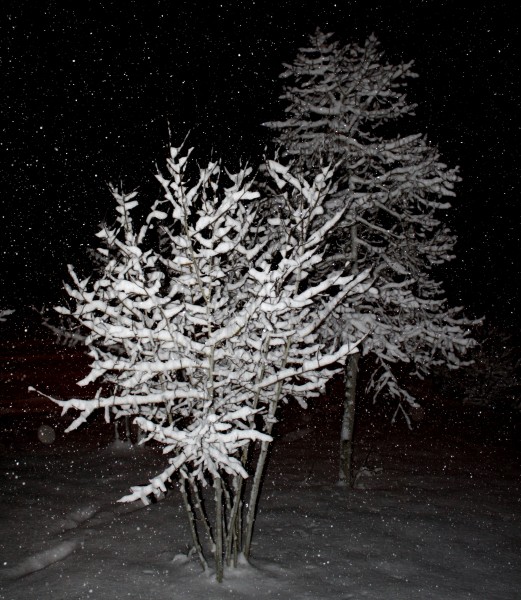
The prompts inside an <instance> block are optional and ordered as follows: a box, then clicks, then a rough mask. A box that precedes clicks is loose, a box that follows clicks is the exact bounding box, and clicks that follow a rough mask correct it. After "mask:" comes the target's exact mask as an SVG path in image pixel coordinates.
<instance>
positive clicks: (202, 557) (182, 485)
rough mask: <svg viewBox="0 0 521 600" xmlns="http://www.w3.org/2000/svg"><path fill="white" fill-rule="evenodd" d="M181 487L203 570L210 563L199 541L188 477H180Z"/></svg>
mask: <svg viewBox="0 0 521 600" xmlns="http://www.w3.org/2000/svg"><path fill="white" fill-rule="evenodd" d="M179 489H180V491H181V496H182V497H183V504H184V507H185V511H186V514H187V516H188V525H189V527H190V534H191V535H192V541H193V544H194V549H195V551H196V552H197V556H198V558H199V561H200V563H201V566H202V567H203V571H206V570H207V569H208V564H207V562H206V560H205V558H204V553H203V549H202V547H201V543H200V542H199V536H198V535H197V527H196V525H195V519H194V513H193V510H192V505H191V504H190V499H189V497H188V492H187V490H186V479H185V478H184V477H183V476H181V477H180V478H179Z"/></svg>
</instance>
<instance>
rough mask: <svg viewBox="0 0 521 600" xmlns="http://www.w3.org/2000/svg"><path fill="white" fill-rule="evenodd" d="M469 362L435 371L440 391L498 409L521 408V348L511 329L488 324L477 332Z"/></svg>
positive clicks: (465, 402)
mask: <svg viewBox="0 0 521 600" xmlns="http://www.w3.org/2000/svg"><path fill="white" fill-rule="evenodd" d="M476 340H477V344H476V346H475V347H474V348H472V350H471V351H470V353H469V354H470V358H471V359H472V363H471V364H470V365H468V366H466V367H464V368H461V369H458V370H457V371H453V372H447V369H445V368H444V367H443V366H442V367H440V368H439V369H437V370H436V371H435V375H436V383H437V386H438V387H439V388H440V390H441V392H442V393H443V394H444V395H445V396H447V397H449V398H451V399H454V400H459V401H460V402H462V403H464V404H470V405H474V406H480V407H483V406H488V407H491V408H493V409H494V410H498V411H511V410H521V399H520V390H521V351H520V350H519V345H518V344H517V343H516V341H515V340H514V336H513V335H512V333H511V332H509V331H507V330H506V329H503V328H501V327H498V326H494V325H491V324H487V325H484V326H483V327H481V328H480V329H479V330H478V331H477V332H476Z"/></svg>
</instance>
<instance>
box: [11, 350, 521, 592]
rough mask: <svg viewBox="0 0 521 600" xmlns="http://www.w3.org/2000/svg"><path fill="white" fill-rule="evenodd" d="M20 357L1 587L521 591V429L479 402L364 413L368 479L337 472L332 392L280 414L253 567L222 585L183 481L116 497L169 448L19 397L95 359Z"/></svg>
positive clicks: (364, 474)
mask: <svg viewBox="0 0 521 600" xmlns="http://www.w3.org/2000/svg"><path fill="white" fill-rule="evenodd" d="M18 351H19V352H20V350H18ZM40 352H41V351H40ZM6 356H7V354H6V352H4V354H3V365H2V368H4V367H5V366H6V365H7V366H8V369H7V371H6V370H5V369H4V373H7V372H9V374H10V375H9V376H4V381H3V382H2V385H3V386H4V390H7V392H6V394H7V396H5V395H4V397H3V398H2V402H1V406H0V408H1V412H0V426H1V430H0V431H1V436H2V438H1V441H0V444H1V446H0V464H1V473H2V475H1V485H0V599H1V600H18V599H24V600H30V599H34V600H46V599H52V600H62V599H63V600H80V599H94V600H105V599H107V600H118V599H120V598H121V599H123V598H131V599H141V598H143V599H145V598H146V599H149V598H153V599H154V600H163V599H164V600H167V599H168V600H188V599H190V600H196V599H198V598H204V599H208V598H212V599H215V600H220V599H225V598H226V599H233V598H238V599H242V598H244V599H249V598H252V599H255V600H264V599H268V598H284V599H299V600H302V599H309V600H322V599H324V600H325V599H327V600H332V599H338V600H347V599H349V598H352V599H355V600H356V599H359V598H360V599H375V600H376V599H378V600H394V599H396V600H409V599H413V598H414V599H426V600H427V599H433V600H434V599H435V600H453V599H454V600H455V599H463V598H469V599H483V600H514V599H518V598H521V560H520V559H521V527H520V516H521V515H520V514H521V502H520V498H521V496H520V474H521V469H520V464H519V452H518V451H517V450H516V447H517V448H518V447H519V446H518V445H517V446H516V443H515V440H514V439H513V436H514V435H515V432H516V430H515V428H514V429H513V428H510V429H509V428H508V427H507V428H506V429H504V428H503V429H501V427H500V425H499V424H498V423H496V422H491V424H490V425H489V426H488V427H487V426H486V425H487V423H486V422H484V421H481V425H480V427H477V426H476V427H472V426H469V425H468V422H467V421H468V418H469V415H468V414H467V416H466V418H467V421H465V420H464V419H463V421H461V420H456V419H455V418H454V416H453V417H450V416H447V417H446V418H445V419H440V418H438V419H437V421H436V426H434V425H432V424H428V423H430V421H429V419H428V415H427V420H426V421H423V422H422V423H421V424H419V425H417V426H416V428H415V430H414V431H413V432H411V433H409V432H407V430H406V428H405V427H404V426H403V425H400V424H397V425H394V426H393V427H389V424H388V421H385V420H381V421H380V422H379V424H378V425H372V426H371V425H370V423H371V421H370V420H368V418H367V415H366V416H365V417H363V418H362V419H361V422H360V428H361V434H362V435H361V438H360V439H361V444H360V446H359V449H358V454H357V463H358V466H359V467H360V466H362V467H363V468H362V470H361V475H360V477H359V478H358V481H357V485H356V488H355V489H354V490H346V489H343V488H339V487H337V486H336V485H335V481H336V470H337V463H336V450H337V437H338V418H339V401H338V390H333V391H332V392H331V395H330V397H329V398H327V399H325V400H324V403H323V404H322V405H321V406H318V405H315V406H314V407H312V408H311V410H310V411H309V412H307V413H305V412H303V411H300V410H298V411H295V412H294V413H293V414H292V415H291V416H288V418H287V419H286V421H285V422H284V424H281V426H280V428H279V430H278V439H277V441H276V443H275V444H274V446H273V450H274V451H273V454H272V457H271V461H270V465H269V470H268V476H267V478H266V481H265V484H264V490H263V497H262V499H261V504H260V513H259V517H258V524H257V528H256V533H255V539H254V546H253V557H252V561H251V565H242V566H240V567H239V568H237V569H236V570H231V571H228V572H227V573H226V577H225V582H224V583H223V584H221V585H219V584H217V583H215V581H214V580H213V578H212V577H211V576H209V575H205V574H202V573H201V571H200V568H199V564H198V563H197V562H196V561H195V560H192V559H190V560H189V559H187V558H186V552H187V549H188V542H189V534H188V528H187V525H186V521H185V515H184V513H183V510H182V508H181V499H180V496H179V494H178V493H177V491H176V490H172V491H171V492H170V493H169V494H168V495H167V496H166V498H165V499H164V500H162V501H160V502H158V503H157V504H154V505H151V506H149V507H144V506H142V505H141V503H135V504H132V505H126V504H118V503H117V502H116V500H117V499H118V498H119V497H121V496H122V495H123V494H125V493H127V491H128V488H129V486H130V485H133V484H140V483H144V482H146V481H147V479H148V478H149V477H151V476H152V475H153V474H154V473H155V469H156V468H159V466H160V465H161V464H162V460H163V459H162V457H161V455H160V454H158V453H157V452H155V451H154V450H153V449H146V448H145V449H141V450H135V449H129V447H128V446H125V445H118V444H113V443H111V435H112V431H111V429H110V428H107V427H105V426H103V425H102V424H101V422H95V423H93V425H92V427H91V428H90V429H85V430H81V431H78V432H73V433H70V434H64V433H63V429H64V425H65V423H64V421H63V420H61V419H60V417H59V415H58V414H57V413H56V412H55V411H51V410H50V408H49V406H47V405H45V404H36V403H35V402H36V401H35V400H32V402H33V403H34V404H29V401H28V400H27V398H22V397H18V398H16V397H15V396H16V394H15V392H16V389H19V390H22V389H23V387H24V386H25V384H30V383H34V384H36V385H42V386H44V387H45V385H48V386H49V387H52V386H53V385H56V386H59V384H60V382H61V383H62V384H63V381H65V380H66V379H67V377H69V376H70V375H71V373H72V372H73V371H74V369H76V368H80V367H78V365H80V366H81V364H84V363H82V362H81V358H78V356H77V354H75V353H74V352H69V351H67V352H65V351H64V352H63V353H62V354H60V353H59V352H58V354H56V351H55V350H53V349H52V348H49V349H48V350H46V351H45V352H43V353H42V352H41V353H40V355H38V353H37V352H34V349H33V350H27V352H26V360H25V359H24V360H21V359H19V358H18V359H17V358H16V357H15V358H13V357H11V358H9V360H8V359H7V358H6ZM36 356H40V361H39V362H38V364H37V365H36V366H35V365H34V364H33V363H34V361H35V360H36V358H35V357H36ZM30 357H32V358H30ZM45 357H47V358H45ZM17 360H18V363H17V362H16V361H17ZM31 361H32V362H31ZM29 363H30V364H29ZM74 373H75V371H74ZM24 377H25V380H24ZM46 377H47V379H46ZM27 378H29V379H31V378H33V379H32V380H31V381H27ZM15 380H16V381H22V380H23V382H24V385H23V386H21V387H20V386H19V387H18V388H17V387H16V385H15V383H16V381H15ZM46 381H47V384H46ZM20 394H22V392H20ZM22 395H23V394H22ZM27 406H31V408H32V410H31V411H30V412H28V411H27V410H26V409H27ZM478 417H479V418H481V417H480V416H479V415H478V413H476V415H475V417H473V418H475V419H478ZM42 424H46V425H48V426H49V427H52V428H53V429H54V431H55V432H56V440H55V441H54V442H53V443H50V444H45V443H41V442H39V441H38V428H39V427H40V426H41V425H42ZM517 431H518V429H517Z"/></svg>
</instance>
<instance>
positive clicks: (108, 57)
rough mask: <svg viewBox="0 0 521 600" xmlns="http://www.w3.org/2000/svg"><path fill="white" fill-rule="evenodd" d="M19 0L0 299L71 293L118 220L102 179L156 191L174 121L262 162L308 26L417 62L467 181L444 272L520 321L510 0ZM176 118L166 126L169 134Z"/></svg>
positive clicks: (498, 314) (2, 74) (0, 193)
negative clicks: (105, 229) (452, 253)
mask: <svg viewBox="0 0 521 600" xmlns="http://www.w3.org/2000/svg"><path fill="white" fill-rule="evenodd" d="M469 6H471V8H463V7H461V6H458V5H457V3H455V2H451V1H444V0H437V1H429V0H427V1H424V2H421V1H418V0H417V1H412V0H407V1H405V0H404V1H400V0H395V1H393V2H385V1H383V0H382V1H381V2H370V1H367V0H366V1H351V2H346V1H341V0H339V1H337V2H328V1H324V0H302V1H300V2H299V1H296V0H279V1H277V2H271V1H266V2H260V1H255V2H254V1H253V0H249V1H246V0H245V1H244V2H240V1H236V2H229V1H228V2H227V1H224V0H223V1H222V2H218V1H215V2H214V1H211V2H210V1H209V0H208V1H206V2H196V1H192V2H186V1H175V0H169V1H162V0H145V1H130V0H127V1H125V2H121V0H120V1H119V2H109V1H104V2H95V1H93V2H78V3H75V2H62V1H52V0H26V1H24V0H17V1H15V2H9V1H7V2H5V1H4V2H2V3H1V7H0V90H1V91H0V130H1V131H0V202H1V207H2V208H1V222H0V223H1V232H2V239H3V250H2V255H1V264H2V272H1V283H0V285H1V288H0V296H1V297H0V306H1V307H4V308H7V307H10V308H21V307H22V306H27V305H30V304H36V305H38V306H41V305H42V304H46V303H55V302H59V301H60V298H61V299H64V293H63V292H62V281H63V280H64V279H65V278H66V277H67V274H66V264H67V263H73V264H76V265H85V268H86V262H85V255H86V249H87V248H88V247H89V246H90V245H92V244H93V243H95V240H94V237H93V236H94V233H95V232H96V231H97V228H98V225H99V223H100V222H101V221H102V220H103V219H105V218H108V219H109V220H110V219H111V217H112V212H111V211H112V200H111V196H110V194H109V192H108V189H107V185H106V184H107V183H108V182H109V181H112V182H115V183H117V182H119V181H120V180H123V181H124V183H125V186H126V189H127V190H131V189H134V188H136V187H139V188H140V189H141V190H142V194H143V196H144V197H145V199H147V198H150V199H151V198H153V197H154V195H155V194H157V193H158V191H159V190H158V189H157V187H156V185H155V182H154V177H153V176H154V172H155V170H156V164H158V165H161V164H162V161H163V159H164V157H165V155H166V148H167V146H168V141H169V136H170V137H171V139H172V142H173V143H174V144H176V145H179V144H180V143H181V142H182V140H183V139H184V137H185V135H186V134H187V133H188V132H189V131H190V138H189V143H190V145H194V146H195V147H196V156H197V157H198V159H199V160H200V161H201V162H205V161H207V160H208V159H209V158H210V157H211V156H212V155H213V157H214V158H216V157H218V158H222V159H223V161H224V162H225V163H226V164H227V165H229V167H230V168H232V169H233V168H236V167H237V166H238V164H239V162H240V161H242V162H244V161H245V160H251V161H252V162H253V164H255V163H256V162H257V161H258V160H259V159H260V157H261V155H262V152H263V148H264V147H265V145H266V144H267V143H268V141H269V139H270V132H269V131H268V130H267V129H265V128H263V127H262V126H261V123H263V122H264V121H267V120H271V119H277V118H280V117H282V114H283V108H284V106H283V104H281V103H280V102H279V101H278V96H279V95H280V93H281V82H280V80H279V79H278V75H279V73H280V72H281V70H282V63H283V62H291V61H293V59H294V56H295V54H296V52H297V50H298V48H299V47H302V46H304V45H307V36H308V35H309V34H310V33H312V32H313V31H314V30H315V28H316V27H317V26H320V27H321V28H322V29H323V30H324V31H334V32H335V33H336V34H337V37H338V38H339V39H340V40H342V41H343V42H349V41H353V40H354V41H357V42H359V43H363V42H364V40H365V38H366V37H367V36H368V35H369V34H370V33H372V32H374V33H375V34H376V35H377V37H378V38H379V39H380V41H381V42H382V48H383V49H384V50H385V52H386V56H387V57H388V58H389V60H390V61H394V62H397V61H400V60H410V59H414V60H415V70H416V72H417V73H418V74H419V75H420V77H419V79H417V80H415V81H414V83H413V84H412V85H411V87H410V94H409V98H410V99H411V101H415V102H418V103H419V106H418V109H417V117H416V118H415V119H414V120H412V121H410V122H407V123H404V133H407V132H412V131H414V132H416V131H420V132H424V133H426V134H427V135H428V137H429V140H431V142H432V143H433V144H436V145H438V146H439V148H440V150H441V153H442V156H443V157H444V158H445V159H446V162H447V163H448V164H449V165H451V166H452V165H456V164H458V165H460V167H461V175H462V177H463V181H462V183H461V184H460V185H459V186H458V197H457V198H456V200H455V201H454V208H453V210H452V211H451V214H450V216H449V219H450V224H451V226H452V228H453V230H454V231H455V232H456V233H457V235H458V237H459V244H458V247H457V252H458V257H457V259H456V260H455V261H453V262H452V263H450V265H449V266H448V267H447V268H446V269H445V270H444V277H445V281H446V287H447V289H448V293H449V297H450V300H451V301H452V302H453V303H457V304H460V303H463V304H464V305H465V306H466V307H467V314H469V316H475V315H481V314H485V315H486V316H487V317H488V318H489V319H492V320H498V321H501V322H503V323H505V324H507V325H509V326H512V327H518V326H519V323H520V320H521V319H520V317H521V311H520V309H519V306H518V304H519V293H518V289H519V285H518V282H519V277H520V267H519V260H518V254H519V246H520V244H519V241H520V239H519V222H520V210H519V189H520V177H519V175H520V162H519V158H520V153H519V134H520V118H519V111H520V102H519V100H520V94H519V86H520V77H519V64H520V59H521V57H520V56H519V54H520V52H519V35H518V34H519V17H520V14H519V12H520V11H519V9H518V8H509V7H507V3H506V2H493V1H491V2H479V1H478V2H474V3H472V4H469ZM169 131H170V133H169Z"/></svg>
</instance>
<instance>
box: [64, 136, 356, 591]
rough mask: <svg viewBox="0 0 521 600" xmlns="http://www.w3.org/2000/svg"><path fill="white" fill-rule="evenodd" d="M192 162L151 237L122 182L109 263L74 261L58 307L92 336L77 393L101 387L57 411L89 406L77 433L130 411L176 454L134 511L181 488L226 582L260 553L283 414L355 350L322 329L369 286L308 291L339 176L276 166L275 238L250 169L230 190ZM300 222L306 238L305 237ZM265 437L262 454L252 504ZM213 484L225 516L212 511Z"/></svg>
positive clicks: (157, 216) (181, 157)
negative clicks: (87, 267)
mask: <svg viewBox="0 0 521 600" xmlns="http://www.w3.org/2000/svg"><path fill="white" fill-rule="evenodd" d="M189 156H190V151H188V152H187V153H183V151H182V148H172V149H171V154H170V158H169V159H168V161H167V172H166V173H165V174H159V175H158V176H157V178H158V180H159V182H160V184H161V186H162V188H163V192H164V196H163V197H161V198H160V199H159V200H157V201H156V202H155V203H154V205H153V206H152V208H151V210H150V212H149V213H148V215H147V216H146V218H144V220H143V223H142V225H141V226H140V227H136V226H135V224H134V221H133V217H132V215H133V214H134V213H133V211H134V209H135V208H136V207H137V206H138V200H137V197H136V192H133V193H130V194H127V193H123V192H122V191H121V190H118V189H115V188H112V194H113V196H114V199H115V201H116V204H117V206H116V211H117V213H118V216H117V220H116V223H115V225H114V226H113V227H107V226H105V227H103V228H102V230H101V231H100V232H99V233H98V237H99V238H100V239H101V240H102V242H103V243H104V246H103V247H102V248H100V249H99V252H100V253H101V254H102V255H104V256H105V257H106V258H107V263H106V265H105V267H104V268H103V270H102V272H101V273H100V274H99V276H98V275H97V274H96V275H95V276H91V277H87V278H85V279H81V278H80V277H79V276H78V275H77V273H76V272H75V270H74V269H73V268H72V267H70V275H71V277H72V281H73V284H72V285H66V290H67V293H68V295H69V296H70V298H71V299H72V301H73V306H71V307H70V308H65V307H61V308H59V309H58V310H59V312H60V313H61V314H64V315H66V316H68V317H72V318H74V319H75V320H76V321H78V322H79V323H80V324H81V325H82V326H83V327H84V328H86V329H87V330H88V332H89V334H88V336H87V338H86V344H87V346H88V348H89V354H90V356H91V358H92V364H91V371H90V373H89V375H88V376H87V377H85V378H84V379H83V380H82V381H80V382H79V385H80V386H85V385H87V384H91V383H94V382H99V383H100V387H99V392H98V393H97V395H96V397H95V398H93V399H90V400H84V399H71V400H64V401H62V400H55V401H56V402H57V403H58V404H59V405H60V406H62V407H63V410H64V412H66V411H68V410H69V409H75V410H76V411H79V415H78V416H77V417H76V418H75V420H74V421H73V422H72V424H71V425H70V426H69V428H68V430H69V431H70V430H73V429H75V428H77V427H78V426H79V425H81V424H82V423H85V422H86V421H87V418H88V417H89V415H90V414H92V413H93V412H94V411H97V410H104V411H105V415H106V419H107V420H109V419H110V417H111V416H113V417H115V418H116V419H117V418H119V417H122V416H130V417H132V418H133V420H134V423H136V424H137V425H138V426H139V428H140V429H141V430H142V431H143V432H144V433H145V435H146V438H145V441H146V440H154V441H155V442H158V443H159V444H161V445H162V446H163V452H164V453H165V454H166V455H168V457H169V458H168V459H167V465H166V467H165V469H164V470H163V471H162V472H160V473H158V474H157V475H155V476H154V477H152V478H151V479H150V482H149V483H148V484H147V485H140V486H136V487H133V488H132V490H131V493H130V494H128V495H127V496H125V497H124V498H122V499H121V501H122V502H132V501H134V500H138V499H141V500H142V501H143V502H145V503H147V502H149V498H150V497H151V496H154V495H155V496H161V495H162V494H163V493H164V492H165V490H166V486H167V484H168V483H169V482H170V481H171V480H172V479H175V480H177V482H178V485H179V489H180V491H181V494H182V497H183V500H184V505H185V508H186V511H187V515H188V518H189V524H190V530H191V533H192V539H193V547H194V551H195V552H196V553H197V555H198V557H199V559H200V561H201V563H202V565H203V567H204V568H206V567H207V559H206V552H205V548H206V549H207V548H211V551H212V552H213V555H214V562H215V569H216V576H217V579H218V580H219V581H220V580H221V579H222V576H223V566H224V563H228V564H231V563H233V562H236V560H237V556H238V555H239V554H240V553H243V554H244V555H245V556H246V558H248V556H249V553H250V549H251V538H252V534H253V527H254V520H255V513H256V509H257V503H258V497H259V491H260V484H261V479H262V475H263V471H264V466H265V463H266V457H267V453H268V448H269V443H270V441H271V432H272V427H273V424H274V423H275V422H276V418H277V417H276V414H277V409H278V407H279V405H280V403H281V402H284V401H287V400H288V399H290V398H292V399H297V400H300V401H301V402H304V401H305V399H306V398H308V397H310V396H311V397H312V396H314V395H317V394H319V393H320V391H321V390H323V388H324V386H325V384H326V382H327V381H328V379H329V378H330V377H331V374H332V373H334V372H335V370H338V365H339V364H342V362H343V361H344V359H345V357H346V356H347V355H349V354H351V353H353V352H356V351H357V348H356V344H355V343H352V342H351V341H349V342H347V343H345V344H339V343H334V342H327V343H324V342H321V341H320V340H319V339H318V330H319V328H320V326H321V324H322V323H323V322H324V321H325V320H326V319H327V318H328V316H329V315H330V314H331V313H332V312H333V311H334V310H335V309H336V308H337V307H338V305H340V304H341V303H345V302H346V297H347V296H349V295H351V296H357V295H358V294H360V293H363V291H364V290H365V288H366V287H367V286H366V285H364V280H365V279H366V273H360V274H357V275H356V276H353V275H343V274H342V271H343V268H339V269H338V271H336V272H334V271H329V272H328V273H327V274H325V276H324V277H323V278H322V279H321V280H320V281H319V280H316V281H314V282H313V283H312V284H309V285H308V284H307V283H306V282H307V279H308V274H309V273H310V272H311V271H312V270H313V269H314V267H315V266H316V265H317V264H318V263H319V262H320V261H321V260H322V255H321V252H320V247H321V239H322V236H323V235H327V234H328V232H329V231H330V230H331V229H332V228H333V227H334V226H335V225H336V222H337V221H338V218H339V217H338V216H334V217H332V218H331V219H328V220H326V221H324V222H322V223H321V224H320V227H318V225H317V221H316V215H317V214H320V213H322V212H323V204H324V202H325V201H326V199H327V196H328V194H329V193H330V190H331V185H332V171H331V170H330V169H327V168H326V169H324V170H321V171H320V172H318V173H317V174H316V176H314V177H313V178H312V179H311V181H307V180H306V179H305V178H303V177H302V176H300V177H299V178H295V177H292V175H291V173H290V172H289V170H288V168H287V167H283V166H282V165H280V164H279V163H277V162H275V161H272V162H269V163H268V167H267V170H268V172H269V173H270V176H271V177H272V178H273V179H274V180H275V181H276V185H277V189H278V190H279V194H278V201H279V202H286V203H287V205H288V207H289V208H288V210H287V211H286V212H285V218H286V220H287V221H286V226H285V228H282V230H281V235H280V236H279V237H278V238H277V239H274V238H273V237H272V236H270V235H268V232H269V230H271V228H272V227H276V226H279V225H280V221H279V220H278V218H277V217H274V218H270V219H269V220H268V221H266V222H264V221H262V220H260V219H259V207H260V206H262V204H263V203H265V202H266V200H265V199H263V198H261V197H260V194H259V192H257V191H255V190H254V188H253V183H252V179H251V169H242V170H241V171H239V172H238V173H236V174H230V173H227V178H228V180H229V183H228V187H226V186H225V183H224V181H223V179H224V175H223V172H222V169H221V166H220V165H219V164H218V163H216V162H211V163H210V164H209V165H208V166H207V167H206V168H203V169H200V171H199V173H198V175H197V176H196V177H195V179H194V177H193V176H192V178H190V176H189V168H190V164H191V163H190V160H189ZM254 201H255V202H254ZM134 212H135V211H134ZM295 227H300V228H301V229H302V228H303V229H304V230H305V234H304V235H302V236H300V237H299V238H298V239H295V238H294V237H292V233H291V232H292V231H294V229H295ZM159 230H160V234H159ZM284 232H285V233H284ZM165 236H166V237H167V238H168V240H169V243H168V245H167V246H168V247H167V248H166V249H165V244H164V238H165ZM159 248H161V249H162V250H163V252H160V251H159ZM253 443H257V444H260V450H259V452H256V453H255V457H256V464H255V467H254V473H253V478H252V479H253V481H252V484H251V486H250V488H249V498H248V502H247V504H246V505H245V503H244V496H245V493H246V488H245V486H244V483H243V482H244V480H245V479H246V478H248V475H249V473H248V470H247V464H248V457H249V454H248V450H249V448H250V447H251V446H252V444H253ZM250 458H251V457H250ZM209 486H211V487H213V497H214V500H215V510H214V511H213V514H214V515H215V518H214V519H213V522H210V521H209V519H208V517H207V515H208V514H210V512H211V511H206V510H204V504H203V498H204V497H205V496H206V497H207V496H208V494H207V493H205V492H204V488H208V487H209ZM195 513H197V516H198V518H197V519H196V514H195ZM198 526H199V527H201V528H202V531H203V532H204V533H205V534H206V536H207V538H208V544H207V545H206V546H205V544H204V542H203V540H202V536H201V531H200V530H199V529H198Z"/></svg>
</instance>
